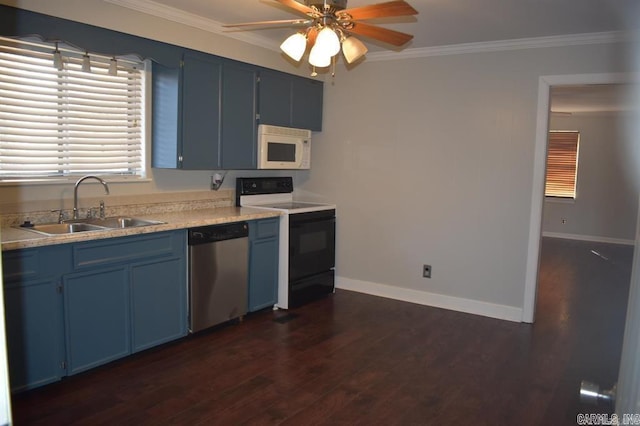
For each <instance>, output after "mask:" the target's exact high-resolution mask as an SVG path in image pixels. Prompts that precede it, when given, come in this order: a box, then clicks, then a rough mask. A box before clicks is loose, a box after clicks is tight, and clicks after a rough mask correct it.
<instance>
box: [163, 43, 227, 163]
mask: <svg viewBox="0 0 640 426" xmlns="http://www.w3.org/2000/svg"><path fill="white" fill-rule="evenodd" d="M221 77H222V62H221V61H220V60H218V59H217V58H216V57H214V56H211V55H205V54H198V53H197V52H193V53H191V52H187V53H185V54H184V56H183V60H182V63H181V65H180V68H179V69H172V68H168V67H165V66H162V65H159V64H154V67H153V124H152V128H153V153H152V158H153V162H152V165H153V167H156V168H180V169H185V170H213V169H217V168H220V167H221V166H222V165H221V156H220V116H221V114H220V98H221V87H220V86H221Z"/></svg>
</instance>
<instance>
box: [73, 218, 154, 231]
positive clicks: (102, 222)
mask: <svg viewBox="0 0 640 426" xmlns="http://www.w3.org/2000/svg"><path fill="white" fill-rule="evenodd" d="M85 223H88V224H92V225H98V226H103V227H105V228H109V229H124V228H137V227H140V226H150V225H162V224H163V223H165V222H160V221H157V220H147V219H138V218H136V217H126V216H120V217H107V218H104V219H90V220H89V221H87V222H85Z"/></svg>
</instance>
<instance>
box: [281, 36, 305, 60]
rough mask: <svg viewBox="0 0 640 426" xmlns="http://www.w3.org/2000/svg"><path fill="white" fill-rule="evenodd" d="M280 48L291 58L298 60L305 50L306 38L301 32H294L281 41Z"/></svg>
mask: <svg viewBox="0 0 640 426" xmlns="http://www.w3.org/2000/svg"><path fill="white" fill-rule="evenodd" d="M280 49H281V50H282V51H283V52H284V53H286V54H287V55H288V56H289V57H290V58H291V59H293V60H294V61H296V62H298V61H300V59H302V55H304V52H305V51H306V50H307V38H306V37H305V36H304V34H302V33H295V34H293V35H291V36H289V37H287V39H286V40H285V41H283V42H282V44H281V45H280Z"/></svg>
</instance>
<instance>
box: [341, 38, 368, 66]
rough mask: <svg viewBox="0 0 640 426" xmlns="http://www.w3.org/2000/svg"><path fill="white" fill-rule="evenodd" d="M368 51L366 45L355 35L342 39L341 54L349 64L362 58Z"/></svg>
mask: <svg viewBox="0 0 640 426" xmlns="http://www.w3.org/2000/svg"><path fill="white" fill-rule="evenodd" d="M368 51H369V49H367V46H365V44H364V43H363V42H361V41H360V40H358V39H357V38H355V37H347V38H345V39H344V40H343V41H342V54H343V55H344V59H345V60H346V61H347V63H349V64H351V63H353V62H355V61H357V60H358V59H360V58H362V57H363V56H364V55H365V54H366V53H367V52H368Z"/></svg>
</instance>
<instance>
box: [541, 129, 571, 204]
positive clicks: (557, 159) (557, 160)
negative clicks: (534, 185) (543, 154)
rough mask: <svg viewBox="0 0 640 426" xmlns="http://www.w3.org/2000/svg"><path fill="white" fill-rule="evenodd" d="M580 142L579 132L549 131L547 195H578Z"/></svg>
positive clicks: (567, 196) (565, 196) (569, 196)
mask: <svg viewBox="0 0 640 426" xmlns="http://www.w3.org/2000/svg"><path fill="white" fill-rule="evenodd" d="M579 142H580V133H579V132H575V131H552V132H549V146H548V149H547V179H546V185H545V194H544V195H545V196H547V197H562V198H575V197H576V179H577V176H578V146H579Z"/></svg>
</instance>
